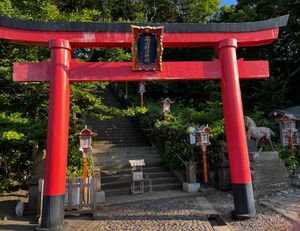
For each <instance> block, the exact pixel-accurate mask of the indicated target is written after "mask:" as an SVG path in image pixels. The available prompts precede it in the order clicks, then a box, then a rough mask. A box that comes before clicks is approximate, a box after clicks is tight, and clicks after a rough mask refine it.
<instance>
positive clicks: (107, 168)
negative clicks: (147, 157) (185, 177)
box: [95, 161, 162, 171]
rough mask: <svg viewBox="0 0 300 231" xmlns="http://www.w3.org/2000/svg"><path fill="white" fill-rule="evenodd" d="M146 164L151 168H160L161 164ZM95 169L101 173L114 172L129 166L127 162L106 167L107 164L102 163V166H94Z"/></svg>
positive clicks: (154, 162) (158, 162)
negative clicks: (98, 169)
mask: <svg viewBox="0 0 300 231" xmlns="http://www.w3.org/2000/svg"><path fill="white" fill-rule="evenodd" d="M146 164H147V165H148V166H151V167H160V166H161V164H162V163H161V161H151V162H150V163H146ZM95 167H97V168H100V169H101V171H114V170H118V169H124V168H126V169H127V168H130V165H129V162H127V163H125V162H124V163H120V164H112V165H107V163H104V164H95Z"/></svg>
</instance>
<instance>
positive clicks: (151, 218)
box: [0, 190, 300, 231]
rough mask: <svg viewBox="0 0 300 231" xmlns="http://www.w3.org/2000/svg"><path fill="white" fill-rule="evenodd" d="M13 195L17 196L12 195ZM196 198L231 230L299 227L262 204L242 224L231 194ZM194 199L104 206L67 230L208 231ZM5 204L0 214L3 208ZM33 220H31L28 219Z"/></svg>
mask: <svg viewBox="0 0 300 231" xmlns="http://www.w3.org/2000/svg"><path fill="white" fill-rule="evenodd" d="M14 194H16V193H14ZM198 196H200V197H202V196H204V197H205V198H207V200H208V201H209V202H210V204H211V205H212V206H213V207H214V209H215V210H216V211H217V212H218V213H220V214H221V215H222V217H223V218H224V220H225V221H226V223H227V224H228V225H229V226H230V227H231V228H232V230H237V231H239V230H242V231H248V230H249V231H264V230H265V231H273V230H276V231H283V230H284V231H296V230H300V227H299V226H297V225H296V224H295V223H293V222H291V221H290V220H288V219H286V218H285V217H283V216H282V215H280V214H278V213H276V212H274V211H272V210H270V209H268V208H266V207H263V206H261V205H256V210H257V216H256V217H255V218H253V219H249V220H244V221H234V220H232V219H231V216H230V214H231V211H232V210H233V199H232V196H231V193H224V192H219V191H216V190H209V191H207V192H206V193H201V194H199V195H198ZM11 198H12V199H11V200H10V197H9V195H6V196H5V197H0V211H1V210H2V212H0V215H1V213H2V215H3V214H4V213H7V214H12V213H13V210H14V206H13V203H15V204H16V203H17V200H16V198H23V197H18V196H16V195H15V196H12V197H11ZM197 201H198V200H197V196H192V197H182V198H174V199H161V200H154V201H144V202H134V203H132V204H122V205H114V206H109V207H103V208H102V209H100V210H99V212H98V215H97V217H95V218H94V219H93V218H92V217H91V216H69V217H66V218H65V223H66V225H65V229H64V230H66V231H72V230H93V231H97V230H110V231H114V230H118V231H119V230H126V231H127V230H135V231H138V230H171V231H175V230H200V231H201V230H203V231H204V230H208V226H209V224H208V221H207V220H206V216H205V215H203V213H202V211H201V204H199V203H197ZM4 204H5V205H7V206H6V208H5V211H3V207H2V205H4ZM31 219H32V218H31ZM30 221H32V220H30V218H28V217H23V218H21V219H20V218H19V219H16V217H13V216H8V220H7V221H2V222H0V230H22V231H24V230H28V231H29V230H34V226H33V225H32V224H30Z"/></svg>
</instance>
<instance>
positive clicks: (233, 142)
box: [219, 39, 251, 184]
mask: <svg viewBox="0 0 300 231" xmlns="http://www.w3.org/2000/svg"><path fill="white" fill-rule="evenodd" d="M236 48H237V41H236V40H235V39H228V40H224V41H222V42H221V43H220V46H219V55H220V62H221V70H222V75H223V77H222V79H221V89H222V101H223V110H224V119H225V128H226V129H225V130H226V139H227V145H228V157H229V164H230V176H231V182H232V183H234V184H248V183H251V175H250V164H249V157H248V147H247V140H246V132H245V123H244V113H243V105H242V97H241V90H240V83H239V73H238V62H237V60H236Z"/></svg>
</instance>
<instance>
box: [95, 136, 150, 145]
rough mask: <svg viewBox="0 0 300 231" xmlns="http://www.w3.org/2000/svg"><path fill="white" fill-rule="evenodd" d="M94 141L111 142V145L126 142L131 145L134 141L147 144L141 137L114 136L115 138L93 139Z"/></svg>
mask: <svg viewBox="0 0 300 231" xmlns="http://www.w3.org/2000/svg"><path fill="white" fill-rule="evenodd" d="M93 140H94V141H109V142H111V143H124V142H129V143H132V142H133V141H135V142H143V143H144V142H145V140H144V139H143V138H142V137H140V136H128V137H126V136H118V137H116V136H113V137H105V138H102V137H95V138H94V139H93Z"/></svg>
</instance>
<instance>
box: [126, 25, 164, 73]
mask: <svg viewBox="0 0 300 231" xmlns="http://www.w3.org/2000/svg"><path fill="white" fill-rule="evenodd" d="M163 29H164V28H163V27H149V26H147V27H138V26H131V31H132V70H134V71H141V70H146V71H150V70H151V71H162V53H163V44H162V34H163Z"/></svg>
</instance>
